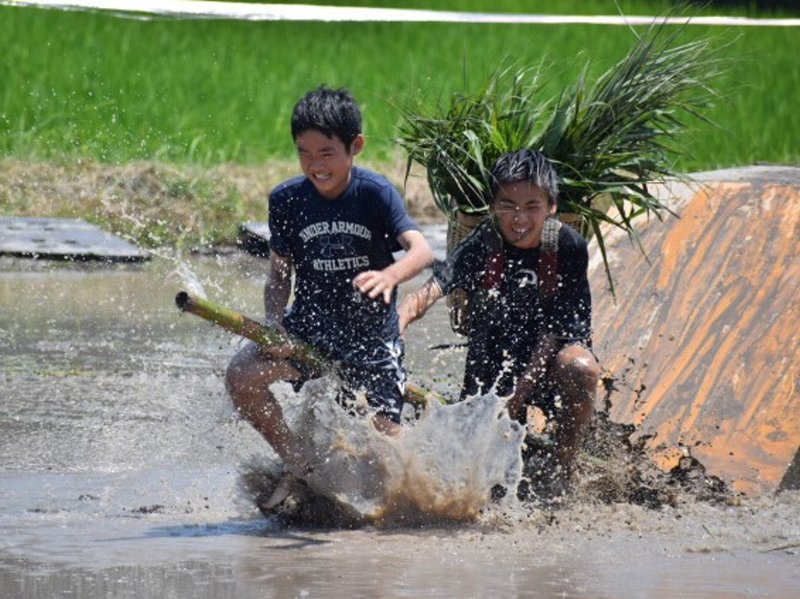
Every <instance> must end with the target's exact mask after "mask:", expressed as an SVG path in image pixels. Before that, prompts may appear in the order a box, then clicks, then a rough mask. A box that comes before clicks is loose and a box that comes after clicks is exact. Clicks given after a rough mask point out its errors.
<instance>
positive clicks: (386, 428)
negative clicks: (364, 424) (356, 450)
mask: <svg viewBox="0 0 800 599" xmlns="http://www.w3.org/2000/svg"><path fill="white" fill-rule="evenodd" d="M372 424H374V425H375V430H376V431H378V432H381V433H383V434H384V435H387V436H389V437H396V436H397V435H399V434H400V432H401V431H402V430H403V426H402V425H400V424H398V423H396V422H395V421H394V420H390V419H389V418H387V417H386V416H381V415H380V414H376V415H375V416H374V417H373V418H372Z"/></svg>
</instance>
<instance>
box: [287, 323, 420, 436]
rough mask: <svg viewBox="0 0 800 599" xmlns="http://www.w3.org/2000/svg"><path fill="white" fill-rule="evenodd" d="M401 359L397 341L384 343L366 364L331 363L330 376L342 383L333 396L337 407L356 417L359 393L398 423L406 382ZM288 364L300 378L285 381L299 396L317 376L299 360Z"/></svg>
mask: <svg viewBox="0 0 800 599" xmlns="http://www.w3.org/2000/svg"><path fill="white" fill-rule="evenodd" d="M403 356H404V346H403V340H402V339H400V338H399V337H398V338H397V339H395V340H393V341H387V342H386V344H385V347H384V348H383V351H380V352H377V355H376V356H375V357H374V358H372V359H370V360H365V361H364V362H362V363H359V364H355V363H348V362H337V363H335V365H334V372H335V373H336V375H337V376H338V377H339V378H340V379H341V380H342V383H343V384H342V389H341V391H340V392H339V395H338V396H337V400H338V402H339V404H340V405H341V406H342V407H344V408H345V409H346V410H348V412H352V413H356V412H357V411H358V410H357V408H356V403H357V396H358V394H360V393H363V394H364V396H365V397H366V400H367V403H368V404H369V406H370V407H372V408H375V409H376V410H377V412H378V413H379V414H381V415H383V416H385V417H386V418H388V419H389V420H392V421H394V422H400V414H401V412H402V410H403V394H404V393H405V381H406V375H405V369H404V368H403ZM289 361H290V362H291V364H292V366H294V368H295V369H297V370H298V371H299V372H300V375H301V376H300V378H299V379H295V380H290V381H287V382H289V383H291V384H292V387H293V388H294V390H295V392H299V391H300V388H301V387H302V386H303V384H304V383H305V382H306V381H307V380H309V379H312V378H314V377H318V376H320V374H321V373H320V372H316V371H313V369H311V368H310V367H309V365H308V364H305V363H303V362H301V361H299V360H294V359H290V360H289Z"/></svg>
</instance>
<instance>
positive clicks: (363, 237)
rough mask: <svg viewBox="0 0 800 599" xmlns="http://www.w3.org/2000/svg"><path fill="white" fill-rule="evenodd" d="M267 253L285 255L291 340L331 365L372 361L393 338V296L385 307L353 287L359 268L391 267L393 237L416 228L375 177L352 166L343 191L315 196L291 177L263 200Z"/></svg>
mask: <svg viewBox="0 0 800 599" xmlns="http://www.w3.org/2000/svg"><path fill="white" fill-rule="evenodd" d="M269 228H270V235H271V239H270V247H271V249H272V250H273V251H274V252H275V253H276V254H278V255H280V256H288V257H291V259H292V262H293V265H294V269H295V282H294V301H293V303H292V305H291V307H290V308H289V310H288V311H287V314H286V316H285V318H284V323H285V326H286V329H287V330H288V331H289V332H290V333H291V334H292V335H294V336H297V337H298V338H300V339H301V340H303V341H305V342H307V343H310V344H312V345H314V346H315V347H317V348H318V349H321V350H322V351H323V352H324V353H326V354H327V355H328V357H329V358H330V359H332V360H337V361H344V362H347V363H350V364H354V363H355V364H360V363H364V362H365V361H366V362H373V361H375V360H376V359H380V358H381V356H382V354H383V353H385V352H386V347H387V342H390V341H392V340H395V339H397V338H398V337H399V329H398V316H397V309H396V297H397V292H396V290H395V293H394V296H393V298H392V303H391V304H389V305H387V304H386V303H384V301H383V298H382V297H378V298H376V299H370V298H369V297H367V296H365V295H363V294H362V293H360V292H359V291H358V290H357V289H356V288H355V287H353V283H352V281H353V278H354V277H355V276H356V275H358V274H359V273H361V272H363V271H366V270H382V269H383V268H386V267H387V266H389V265H390V264H392V263H393V262H394V258H393V257H392V252H393V251H397V250H399V249H401V248H400V246H399V244H398V243H397V237H398V236H399V235H400V234H401V233H404V232H405V231H409V230H418V227H417V226H416V224H415V223H414V221H413V220H411V218H410V217H409V216H408V214H407V212H406V209H405V206H404V204H403V200H402V198H401V197H400V194H399V193H398V192H397V190H396V189H395V188H394V187H393V186H392V185H391V184H390V183H389V182H388V181H387V180H386V179H385V178H384V177H382V176H380V175H378V174H376V173H373V172H371V171H368V170H365V169H361V168H353V170H352V176H351V181H350V184H349V186H348V187H347V189H346V190H345V192H344V193H343V194H342V195H341V196H339V197H338V198H337V199H335V200H330V199H326V198H324V197H323V196H321V195H320V194H319V193H318V192H317V190H316V188H315V187H314V185H313V184H312V183H311V181H310V180H309V179H307V178H306V177H303V176H300V177H295V178H293V179H290V180H288V181H286V182H284V183H282V184H281V185H279V186H278V187H276V188H275V189H274V190H273V191H272V193H271V194H270V197H269Z"/></svg>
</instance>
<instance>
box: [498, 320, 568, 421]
mask: <svg viewBox="0 0 800 599" xmlns="http://www.w3.org/2000/svg"><path fill="white" fill-rule="evenodd" d="M557 347H558V343H557V342H556V339H555V338H554V337H553V336H552V335H542V336H541V337H540V338H539V342H538V343H537V344H536V346H535V347H534V348H533V351H532V352H531V359H530V361H529V362H528V366H527V367H526V368H525V371H524V372H523V373H522V376H520V377H519V379H518V380H517V385H516V387H515V388H514V395H512V396H511V398H510V399H509V400H508V403H507V404H506V406H507V407H508V415H509V416H510V417H511V418H512V419H513V420H519V419H521V418H522V417H523V416H524V410H525V406H526V404H527V400H528V399H529V398H530V395H531V393H533V391H534V390H535V389H536V384H537V383H538V382H539V380H540V379H541V378H542V377H543V376H544V374H545V372H546V371H547V366H548V365H549V364H550V362H551V360H552V359H553V356H555V355H556V348H557Z"/></svg>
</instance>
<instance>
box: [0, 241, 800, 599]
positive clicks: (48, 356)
mask: <svg viewBox="0 0 800 599" xmlns="http://www.w3.org/2000/svg"><path fill="white" fill-rule="evenodd" d="M263 269H264V263H263V262H262V261H260V260H259V259H257V258H254V257H250V256H246V255H243V254H238V253H236V254H232V255H229V256H193V257H191V258H189V259H187V260H186V262H185V263H181V262H180V261H178V260H173V259H169V258H163V257H162V258H155V259H154V260H153V261H152V262H150V263H147V264H144V265H137V266H134V265H128V266H125V265H122V266H100V265H91V264H83V265H75V264H70V263H58V262H34V261H27V260H15V259H0V597H9V598H11V597H14V598H34V597H56V596H58V597H80V598H89V599H91V598H95V597H193V598H206V597H208V598H226V597H237V598H247V597H434V596H435V597H593V598H603V597H607V598H620V597H622V598H626V597H649V598H665V599H666V598H673V597H690V598H691V597H698V598H699V597H704V598H705V597H712V598H717V597H718V598H723V597H724V598H732V597H776V598H784V597H785V598H789V597H797V596H800V495H798V492H796V491H795V492H784V493H781V494H778V495H774V496H768V497H757V498H749V497H737V496H729V497H728V500H727V501H726V500H719V498H717V500H714V501H711V500H703V499H702V498H698V496H697V495H696V494H691V493H687V492H682V491H681V490H680V489H678V490H675V491H674V496H673V497H672V499H671V500H670V501H657V502H650V503H648V502H643V501H631V500H627V501H623V500H612V499H610V498H609V496H608V494H603V493H602V492H601V487H600V486H599V485H595V486H592V485H589V484H584V485H581V486H580V491H581V492H580V493H578V494H576V496H575V497H574V498H572V499H570V500H568V501H566V502H564V503H563V504H562V505H557V506H551V507H546V508H537V509H533V508H531V509H529V510H524V511H523V510H515V511H509V512H506V513H497V512H491V511H490V512H488V513H487V515H486V517H484V518H481V519H479V520H478V521H477V522H474V523H466V524H464V523H462V524H441V523H440V524H428V525H422V526H413V527H412V526H407V527H403V526H395V527H390V528H381V527H374V526H364V527H360V528H357V529H355V530H342V529H335V528H334V529H315V528H308V527H287V526H284V525H282V524H281V523H280V522H278V521H276V520H271V519H267V518H264V517H263V516H261V514H260V513H259V512H258V510H257V509H256V508H255V506H254V504H253V502H252V499H251V497H250V496H248V494H247V493H245V492H244V491H243V490H242V488H241V484H240V482H241V473H242V472H243V471H245V470H246V469H247V468H249V467H252V464H253V463H259V462H264V463H267V462H270V461H271V460H272V457H273V456H272V453H271V451H270V450H269V449H268V447H267V446H266V444H265V443H264V442H263V441H262V440H261V439H260V438H259V437H258V436H257V435H256V434H255V433H254V432H253V431H252V430H251V429H250V427H249V426H248V425H246V424H244V423H242V422H240V421H239V420H238V419H237V418H236V416H235V414H234V413H233V410H232V408H231V406H230V403H229V401H228V398H227V397H226V394H225V391H224V388H223V383H222V373H223V371H224V369H225V366H226V365H227V362H228V360H229V358H230V357H231V355H232V354H233V353H234V351H235V350H236V348H237V347H238V344H239V343H240V341H239V340H238V339H236V338H234V337H232V336H231V335H230V334H228V333H226V332H224V331H221V330H218V329H215V328H213V327H212V326H211V325H209V324H207V323H205V322H203V321H200V320H199V319H196V318H195V317H193V316H190V315H181V314H180V313H179V312H178V311H177V309H176V308H175V305H174V296H175V294H176V293H177V291H179V290H180V289H181V288H182V287H183V286H185V284H186V282H185V276H186V274H187V273H189V272H192V273H194V274H195V275H196V276H197V279H198V280H199V281H201V282H202V284H203V287H204V288H205V291H206V292H207V294H208V296H209V298H210V299H213V300H214V301H217V302H219V303H223V304H225V305H228V306H230V307H233V308H236V309H238V310H241V311H242V312H244V313H247V314H249V315H252V316H254V317H256V318H258V317H260V316H261V313H262V307H261V299H260V298H261V288H262V284H263V277H264V270H263ZM182 277H183V278H182ZM417 282H419V281H417ZM411 288H413V283H412V284H409V285H408V286H407V289H411ZM418 324H419V325H421V326H419V327H416V328H415V329H414V330H412V331H411V332H410V333H409V337H408V338H407V339H406V343H407V346H406V352H407V359H408V365H409V367H410V370H411V377H412V379H413V380H416V381H419V382H422V383H424V384H426V385H428V386H430V387H433V388H435V389H437V390H440V391H443V392H450V393H453V392H455V389H456V388H457V385H458V382H459V379H460V360H461V359H463V356H462V355H461V354H460V353H459V352H458V351H449V352H448V351H440V350H431V349H429V348H430V347H431V346H433V345H437V344H447V343H451V342H457V341H458V339H457V338H456V337H455V336H453V335H452V333H450V332H449V329H448V326H447V319H446V313H445V309H444V306H443V305H442V306H436V307H435V308H434V310H433V311H432V313H431V315H430V316H429V317H426V319H425V320H423V321H421V322H420V323H418ZM600 358H601V360H602V356H600ZM628 467H629V468H632V467H633V466H628ZM608 478H609V477H606V479H608ZM611 478H613V477H611ZM593 490H594V491H596V493H595V494H594V495H593V494H592V492H593ZM723 499H724V498H723Z"/></svg>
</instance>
